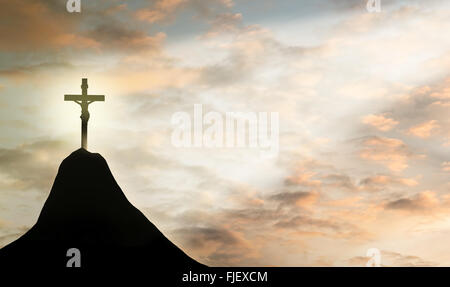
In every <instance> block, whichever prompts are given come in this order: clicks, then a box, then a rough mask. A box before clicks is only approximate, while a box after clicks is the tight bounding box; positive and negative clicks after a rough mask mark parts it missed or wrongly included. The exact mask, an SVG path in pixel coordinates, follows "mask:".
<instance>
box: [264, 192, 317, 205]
mask: <svg viewBox="0 0 450 287" xmlns="http://www.w3.org/2000/svg"><path fill="white" fill-rule="evenodd" d="M317 198H318V193H316V192H304V191H297V192H280V193H277V194H274V195H272V196H270V197H269V199H270V200H274V201H276V202H278V203H279V206H280V207H284V206H292V205H295V206H299V207H306V206H310V205H313V204H314V203H315V202H316V201H317Z"/></svg>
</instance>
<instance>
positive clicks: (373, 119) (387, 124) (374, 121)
mask: <svg viewBox="0 0 450 287" xmlns="http://www.w3.org/2000/svg"><path fill="white" fill-rule="evenodd" d="M363 123H364V124H366V125H370V126H373V127H375V128H376V129H378V130H380V131H383V132H387V131H390V130H392V129H393V128H394V127H395V126H396V125H398V122H397V121H396V120H393V119H391V118H388V117H386V115H385V114H382V115H367V116H365V117H364V118H363Z"/></svg>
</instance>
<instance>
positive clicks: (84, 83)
mask: <svg viewBox="0 0 450 287" xmlns="http://www.w3.org/2000/svg"><path fill="white" fill-rule="evenodd" d="M87 89H88V79H85V78H83V79H82V80H81V95H64V101H73V102H75V103H77V104H79V105H80V106H81V116H80V118H81V147H82V148H84V149H87V127H88V121H89V111H88V106H89V104H91V103H93V102H104V101H105V96H104V95H88V93H87Z"/></svg>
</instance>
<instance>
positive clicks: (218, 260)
mask: <svg viewBox="0 0 450 287" xmlns="http://www.w3.org/2000/svg"><path fill="white" fill-rule="evenodd" d="M366 2H367V1H366V0H342V1H340V0H318V1H303V0H281V1H276V0H154V1H150V0H147V1H144V0H129V1H118V0H117V1H111V0H108V1H106V0H89V1H87V0H82V11H81V13H68V12H67V11H66V1H65V0H50V1H49V0H45V1H44V0H15V1H10V0H0V7H1V8H0V39H1V40H0V247H1V246H4V245H6V244H8V243H10V242H12V241H13V240H15V239H17V238H18V237H20V236H21V235H22V234H23V233H25V232H26V231H27V230H28V229H29V228H30V227H31V226H32V225H33V224H34V223H35V222H36V220H37V217H38V215H39V212H40V210H41V208H42V205H43V203H44V201H45V200H46V198H47V196H48V194H49V191H50V188H51V186H52V183H53V180H54V178H55V176H56V173H57V169H58V166H59V164H60V163H61V161H62V160H63V159H64V158H65V157H66V156H68V155H69V154H70V153H71V152H72V151H74V150H76V149H78V148H79V146H80V118H79V116H80V107H79V106H78V105H76V104H75V103H72V102H64V100H63V96H64V94H75V93H80V92H81V89H80V85H81V78H88V79H89V93H92V94H104V95H106V101H105V102H100V103H93V104H91V105H90V108H89V109H90V113H91V118H90V121H89V150H90V151H91V152H98V153H100V154H102V155H103V157H105V159H106V160H107V161H108V164H109V166H110V168H111V170H112V173H113V175H114V176H115V178H116V180H117V182H118V184H119V185H120V186H121V188H122V190H123V191H124V193H125V195H126V196H127V198H128V199H129V200H130V201H131V202H132V203H133V204H134V205H135V206H136V207H137V208H138V209H140V210H141V211H142V212H143V213H144V214H145V215H146V216H147V217H148V218H149V220H151V221H152V222H153V223H154V224H155V225H156V226H157V227H158V228H159V229H160V230H161V231H162V232H163V233H164V234H165V235H166V236H167V237H168V238H169V239H171V240H172V241H173V242H174V243H176V244H177V245H178V246H179V247H180V248H182V249H183V250H184V251H185V252H186V253H187V254H189V255H190V256H192V257H193V258H195V259H197V260H199V261H200V262H202V263H204V264H208V265H212V266H365V264H366V262H367V260H368V259H367V258H366V257H365V255H366V251H367V250H368V249H369V248H378V249H379V250H381V252H382V264H383V265H386V266H418V265H420V266H424V265H439V266H450V117H449V112H450V37H449V31H450V1H444V0H441V1H439V0H428V1H418V0H417V1H414V0H410V1H400V0H398V1H397V0H381V12H379V13H369V12H368V11H367V9H366ZM194 104H202V105H203V111H204V113H207V112H209V111H216V112H219V113H225V112H227V111H233V112H240V111H243V112H248V111H250V112H255V113H258V112H277V113H279V153H278V155H277V156H275V157H261V156H260V154H259V153H258V151H257V150H255V149H249V148H176V147H174V146H173V144H172V143H171V133H172V131H173V128H174V127H173V126H172V124H171V117H172V115H173V114H174V113H176V112H179V111H184V112H187V113H190V114H193V109H194ZM104 204H108V201H107V200H105V202H104Z"/></svg>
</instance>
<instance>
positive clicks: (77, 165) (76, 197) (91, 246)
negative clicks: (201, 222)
mask: <svg viewBox="0 0 450 287" xmlns="http://www.w3.org/2000/svg"><path fill="white" fill-rule="evenodd" d="M70 248H77V249H79V250H80V252H81V260H80V262H81V267H82V268H92V269H104V268H111V267H114V268H120V269H136V268H138V269H146V270H148V269H149V268H151V269H152V270H154V269H164V268H168V267H170V268H182V269H186V270H189V268H190V267H192V268H199V267H202V266H203V265H201V264H199V263H198V262H196V261H195V260H193V259H191V258H190V257H188V256H187V255H186V254H185V253H184V252H183V251H181V250H180V249H179V248H178V247H176V246H175V245H174V244H172V243H171V242H170V241H169V240H168V239H167V238H166V237H165V236H164V235H163V234H162V233H161V232H160V231H159V230H158V229H157V228H156V227H155V226H154V225H153V224H152V223H151V222H150V221H149V220H148V219H147V218H146V217H145V216H144V215H143V214H142V213H141V212H140V211H139V210H138V209H136V208H135V207H134V206H133V205H132V204H131V203H130V202H129V201H128V200H127V198H126V197H125V195H124V194H123V192H122V190H121V189H120V187H119V186H118V184H117V183H116V181H115V179H114V177H113V176H112V174H111V171H110V169H109V167H108V164H107V163H106V161H105V159H104V158H103V157H102V156H101V155H99V154H94V153H90V152H88V151H86V150H84V149H79V150H77V151H75V152H73V153H72V154H71V155H70V156H69V157H67V158H66V159H65V160H64V161H63V162H62V164H61V166H60V167H59V171H58V174H57V176H56V179H55V182H54V184H53V187H52V190H51V192H50V195H49V197H48V199H47V201H46V202H45V204H44V207H43V208H42V211H41V214H40V216H39V219H38V221H37V223H36V224H35V225H34V226H33V227H32V228H31V229H30V230H29V231H28V232H27V233H26V234H24V235H23V236H22V237H20V238H19V239H18V240H16V241H14V242H12V243H11V244H9V245H8V246H6V247H4V248H3V249H1V250H0V265H2V266H9V267H12V266H17V267H27V266H28V267H30V266H33V268H47V267H55V268H59V267H61V268H65V267H66V263H67V261H68V260H69V259H70V257H68V256H67V255H66V253H67V250H68V249H70Z"/></svg>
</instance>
